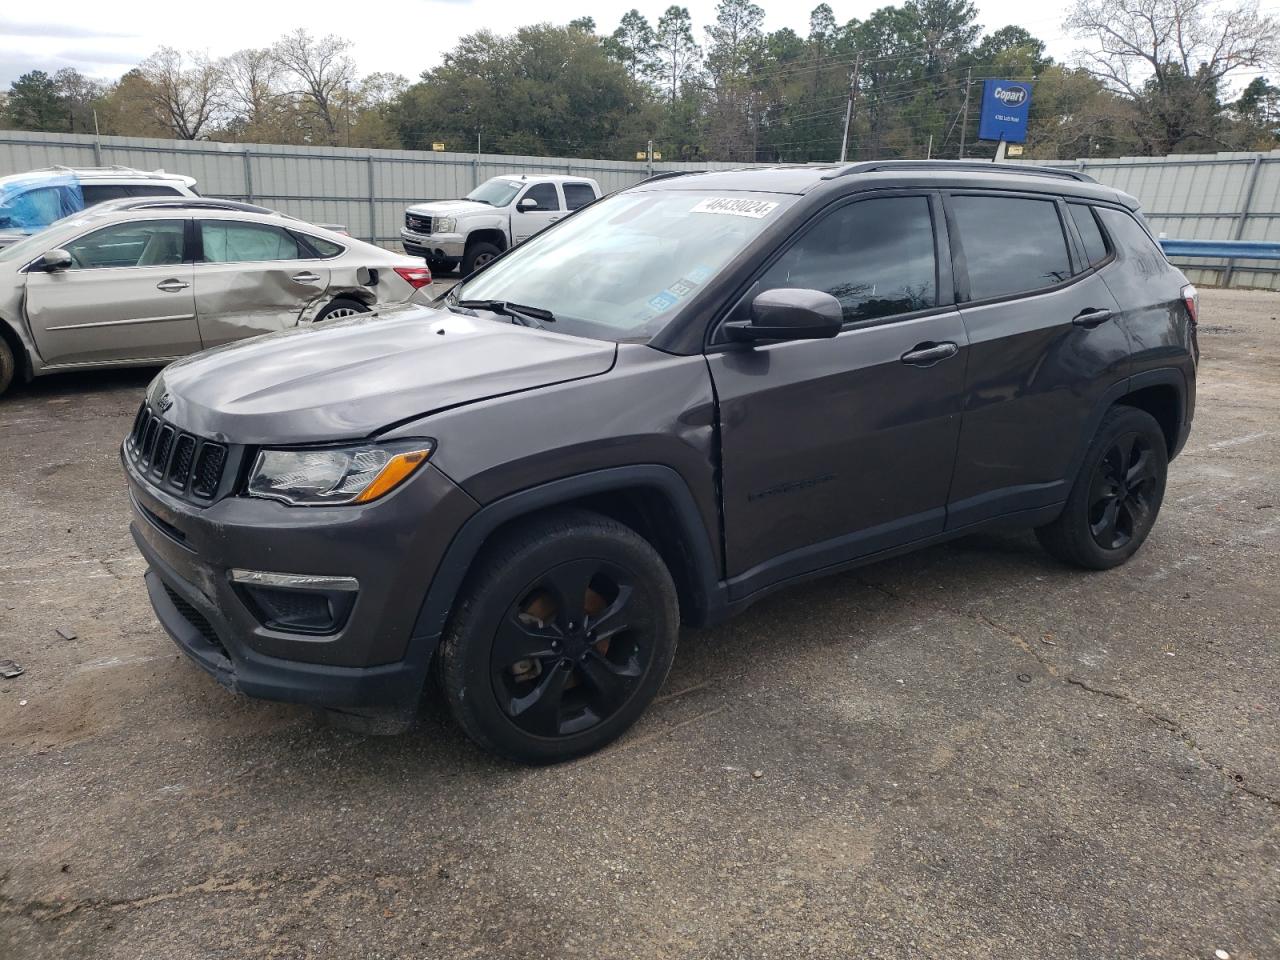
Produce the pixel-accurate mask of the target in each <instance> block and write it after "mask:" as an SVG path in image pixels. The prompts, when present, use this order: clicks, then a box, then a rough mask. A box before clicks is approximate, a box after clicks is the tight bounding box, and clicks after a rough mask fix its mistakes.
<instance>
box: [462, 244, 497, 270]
mask: <svg viewBox="0 0 1280 960" xmlns="http://www.w3.org/2000/svg"><path fill="white" fill-rule="evenodd" d="M501 252H502V251H501V250H499V249H498V248H497V247H496V246H494V245H493V244H492V243H473V244H471V246H470V247H468V248H467V253H466V256H464V257H463V258H462V275H463V276H464V277H469V276H471V274H473V273H475V272H476V271H477V270H479V269H480V268H481V267H483V266H484V265H485V264H486V263H488V262H489V261H490V260H492V259H493V258H494V257H496V256H497V255H498V254H500V253H501Z"/></svg>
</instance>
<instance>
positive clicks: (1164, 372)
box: [1067, 367, 1189, 483]
mask: <svg viewBox="0 0 1280 960" xmlns="http://www.w3.org/2000/svg"><path fill="white" fill-rule="evenodd" d="M1148 387H1172V388H1173V389H1174V392H1175V393H1177V395H1178V431H1177V442H1176V443H1175V445H1174V449H1172V450H1170V452H1169V459H1170V460H1172V459H1173V458H1174V456H1175V455H1176V453H1177V451H1178V450H1181V449H1182V444H1183V443H1185V442H1186V437H1187V430H1188V427H1189V423H1188V421H1187V377H1186V374H1184V373H1183V372H1182V371H1181V370H1179V369H1178V368H1177V367H1158V368H1156V369H1154V370H1143V371H1140V372H1138V373H1135V374H1133V375H1131V376H1129V377H1126V378H1125V379H1124V380H1121V381H1119V382H1117V383H1115V384H1112V386H1111V388H1110V389H1109V390H1107V392H1106V393H1104V394H1103V395H1102V398H1101V399H1100V400H1099V401H1098V403H1097V404H1095V405H1094V409H1093V413H1092V414H1091V415H1090V416H1089V420H1088V422H1086V424H1085V428H1084V432H1083V434H1082V435H1081V437H1080V441H1079V443H1078V444H1077V445H1076V454H1075V456H1074V457H1073V458H1072V460H1071V467H1070V470H1069V471H1068V472H1067V480H1068V482H1069V483H1070V482H1071V481H1072V480H1073V479H1074V477H1075V475H1076V473H1077V472H1078V471H1079V470H1080V463H1081V461H1083V460H1084V455H1085V452H1086V451H1087V450H1088V449H1089V444H1090V443H1091V442H1092V441H1093V437H1094V434H1095V433H1097V432H1098V424H1100V423H1101V422H1102V418H1103V417H1104V416H1106V413H1107V411H1108V410H1110V409H1111V408H1112V407H1114V406H1115V405H1116V404H1117V403H1119V402H1120V401H1121V400H1123V399H1124V398H1125V397H1127V396H1128V395H1129V394H1131V393H1136V392H1137V391H1139V390H1145V389H1147V388H1148Z"/></svg>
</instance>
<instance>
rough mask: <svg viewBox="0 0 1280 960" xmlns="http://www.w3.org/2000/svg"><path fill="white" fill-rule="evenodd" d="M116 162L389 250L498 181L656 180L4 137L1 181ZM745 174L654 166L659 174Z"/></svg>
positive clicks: (129, 140)
mask: <svg viewBox="0 0 1280 960" xmlns="http://www.w3.org/2000/svg"><path fill="white" fill-rule="evenodd" d="M113 164H118V165H120V166H126V167H136V168H137V169H139V170H155V169H158V168H160V169H164V170H167V171H168V172H170V173H183V174H186V175H188V176H192V177H195V178H196V179H197V180H198V181H199V186H198V187H197V189H198V190H199V191H200V192H201V193H202V194H204V195H205V196H212V197H227V198H231V199H235V200H248V201H250V202H253V203H261V204H263V205H264V206H269V207H274V208H275V209H278V210H283V211H284V212H285V213H290V214H293V215H294V216H296V217H301V218H302V219H304V220H309V221H311V222H313V223H342V224H345V225H346V227H347V229H348V230H349V231H350V232H351V234H352V235H353V236H357V237H362V238H364V239H366V240H369V239H372V240H374V241H375V242H377V243H382V244H386V245H394V244H398V242H399V239H400V227H401V226H402V225H403V222H404V208H405V207H406V206H407V205H409V204H411V203H418V202H420V201H423V200H437V199H452V198H455V197H461V196H463V195H465V194H467V193H469V192H470V191H471V190H472V189H473V188H474V187H476V186H478V185H479V184H481V183H483V182H484V181H485V180H488V179H489V178H490V177H494V176H498V175H499V174H509V173H530V174H533V173H563V174H569V175H575V174H576V175H577V176H581V177H591V178H593V179H595V180H596V181H598V182H599V184H600V188H601V189H602V190H604V191H605V192H606V193H607V192H609V191H611V190H618V189H621V188H622V187H626V186H630V185H631V184H633V183H635V182H636V181H638V180H640V179H642V178H644V177H645V176H647V175H648V174H649V172H650V169H649V167H648V166H647V165H646V164H645V163H643V162H640V163H636V162H622V161H616V160H587V159H574V158H567V157H566V158H559V157H515V156H497V155H492V154H481V155H477V154H466V153H424V152H421V151H412V150H367V149H363V148H347V147H297V146H281V145H277V144H260V143H252V144H248V143H208V142H203V141H195V142H193V141H188V140H153V139H146V138H142V137H102V138H101V139H100V140H96V139H95V138H94V137H92V136H80V135H75V134H51V133H27V132H25V131H12V130H11V131H0V176H5V175H7V174H11V173H22V172H24V171H27V170H34V169H37V168H40V167H50V166H54V165H62V166H66V167H98V166H110V165H113ZM740 166H742V164H733V163H711V164H707V163H656V164H654V166H653V172H661V171H664V170H707V169H713V170H718V169H732V168H734V167H740Z"/></svg>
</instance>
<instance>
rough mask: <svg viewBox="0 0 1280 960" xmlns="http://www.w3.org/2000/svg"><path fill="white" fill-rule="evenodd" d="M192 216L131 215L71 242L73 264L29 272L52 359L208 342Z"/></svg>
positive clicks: (101, 357) (30, 299) (30, 307)
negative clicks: (191, 250)
mask: <svg viewBox="0 0 1280 960" xmlns="http://www.w3.org/2000/svg"><path fill="white" fill-rule="evenodd" d="M187 224H188V221H187V220H186V219H165V220H130V221H126V222H124V223H117V224H113V225H112V226H109V227H103V228H101V229H100V230H95V231H93V232H92V233H88V234H85V235H84V236H81V237H78V238H77V239H75V240H73V241H71V242H70V243H67V244H65V248H66V249H67V250H68V251H69V252H70V254H71V257H72V266H71V267H70V268H68V269H66V270H59V271H57V272H55V273H43V272H39V271H31V272H30V273H28V274H27V275H26V311H27V319H28V321H29V322H30V324H31V332H32V335H33V336H34V338H35V341H36V346H37V348H38V349H39V351H40V356H41V357H42V358H43V359H44V361H45V362H46V363H50V364H58V363H99V362H104V361H111V360H153V359H154V360H162V359H167V358H169V357H178V356H182V355H183V354H187V353H191V352H192V351H194V350H199V349H200V334H199V329H198V327H197V325H196V316H195V301H194V298H193V296H192V283H191V272H192V268H191V262H190V258H189V257H188V256H187V254H186V250H185V242H186V231H187Z"/></svg>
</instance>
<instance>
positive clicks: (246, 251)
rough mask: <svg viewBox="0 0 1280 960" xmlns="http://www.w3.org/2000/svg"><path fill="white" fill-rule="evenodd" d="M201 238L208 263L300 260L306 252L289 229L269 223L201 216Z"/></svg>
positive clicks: (205, 260) (204, 258) (204, 257)
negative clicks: (210, 218)
mask: <svg viewBox="0 0 1280 960" xmlns="http://www.w3.org/2000/svg"><path fill="white" fill-rule="evenodd" d="M200 240H201V242H202V243H203V245H204V256H203V258H202V259H203V260H204V262H205V263H248V262H251V261H255V260H297V259H300V258H301V257H303V256H305V253H303V252H302V251H300V249H299V247H298V241H297V240H295V239H294V237H293V235H292V234H291V233H289V231H287V230H283V229H281V228H280V227H276V226H272V225H271V224H269V223H240V222H237V221H234V220H201V221H200Z"/></svg>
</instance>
